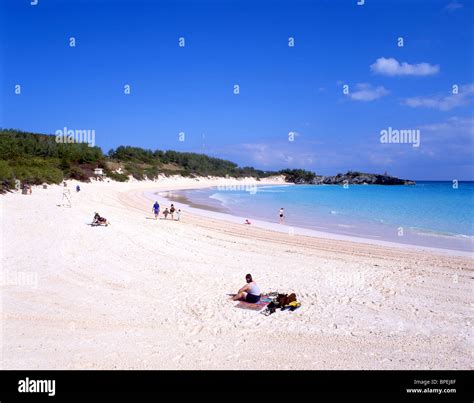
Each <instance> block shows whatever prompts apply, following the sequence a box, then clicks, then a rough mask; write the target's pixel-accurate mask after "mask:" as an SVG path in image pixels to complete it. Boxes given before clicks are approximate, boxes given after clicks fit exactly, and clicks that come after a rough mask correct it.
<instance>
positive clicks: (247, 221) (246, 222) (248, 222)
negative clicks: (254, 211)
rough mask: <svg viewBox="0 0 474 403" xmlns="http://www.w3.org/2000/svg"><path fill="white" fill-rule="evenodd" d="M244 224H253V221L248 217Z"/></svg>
mask: <svg viewBox="0 0 474 403" xmlns="http://www.w3.org/2000/svg"><path fill="white" fill-rule="evenodd" d="M244 224H247V225H250V224H252V223H251V222H250V221H249V219H248V218H247V219H246V220H245V221H244Z"/></svg>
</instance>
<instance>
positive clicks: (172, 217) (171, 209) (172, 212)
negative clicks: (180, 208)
mask: <svg viewBox="0 0 474 403" xmlns="http://www.w3.org/2000/svg"><path fill="white" fill-rule="evenodd" d="M174 212H175V208H174V204H172V205H171V207H170V216H171V219H172V220H174Z"/></svg>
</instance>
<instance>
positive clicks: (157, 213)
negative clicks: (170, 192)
mask: <svg viewBox="0 0 474 403" xmlns="http://www.w3.org/2000/svg"><path fill="white" fill-rule="evenodd" d="M153 213H155V220H157V219H158V215H159V214H160V205H159V204H158V202H157V201H155V204H154V205H153Z"/></svg>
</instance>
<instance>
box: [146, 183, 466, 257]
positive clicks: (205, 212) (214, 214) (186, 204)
mask: <svg viewBox="0 0 474 403" xmlns="http://www.w3.org/2000/svg"><path fill="white" fill-rule="evenodd" d="M290 185H291V184H290ZM257 186H266V185H265V184H262V185H257ZM277 186H278V185H277ZM281 186H286V184H282V185H281ZM212 187H214V186H209V187H208V188H212ZM202 188H206V187H199V188H198V187H196V188H194V187H187V188H185V189H184V188H183V189H157V190H156V192H155V193H153V192H152V191H149V190H147V191H144V196H145V197H146V198H147V199H148V200H149V201H150V202H151V201H152V199H154V198H156V199H158V200H159V201H160V203H163V201H164V200H166V201H167V202H169V203H174V204H175V205H176V206H177V208H181V209H185V210H186V211H190V212H191V213H192V214H196V215H200V216H203V217H206V218H211V219H216V220H221V221H226V222H232V223H235V224H242V225H243V223H244V221H245V219H247V218H248V217H244V216H241V215H238V214H231V213H229V212H227V211H225V210H224V209H221V208H219V207H213V206H209V205H204V204H199V203H194V202H192V201H191V200H189V199H188V198H187V197H186V196H183V195H171V196H169V195H164V194H163V193H171V192H172V191H179V190H195V189H202ZM252 226H255V227H258V228H261V229H265V230H268V231H274V232H280V233H286V234H290V236H294V235H303V236H309V237H314V238H322V239H327V240H340V241H347V242H354V243H363V244H373V245H378V246H385V247H388V248H400V249H404V248H406V249H411V250H419V251H428V252H434V253H439V254H447V255H452V256H463V257H468V258H473V257H474V254H473V251H471V250H465V249H452V248H449V247H446V248H444V247H436V246H427V245H414V244H410V243H403V242H396V241H391V240H382V239H375V237H370V235H361V236H357V235H353V234H348V235H345V234H343V233H341V232H342V231H341V232H329V231H320V230H314V229H310V228H304V227H298V226H291V225H285V224H284V225H280V224H279V223H276V222H270V221H267V220H262V219H255V218H253V219H252ZM421 231H422V230H421ZM422 235H423V236H434V237H436V238H437V239H442V238H444V237H445V238H447V239H453V238H456V237H455V236H450V235H442V234H438V233H436V234H430V233H429V232H426V234H425V233H424V232H423V231H422ZM460 239H462V238H460Z"/></svg>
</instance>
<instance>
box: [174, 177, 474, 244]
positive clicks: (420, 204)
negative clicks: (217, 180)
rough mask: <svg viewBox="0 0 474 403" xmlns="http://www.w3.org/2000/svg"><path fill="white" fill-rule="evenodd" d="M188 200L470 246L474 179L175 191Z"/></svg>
mask: <svg viewBox="0 0 474 403" xmlns="http://www.w3.org/2000/svg"><path fill="white" fill-rule="evenodd" d="M178 193H179V194H180V195H181V196H184V197H186V198H187V199H188V200H189V201H190V202H191V203H193V204H199V205H201V206H209V207H210V208H213V209H217V210H219V211H222V212H224V213H228V214H233V215H237V216H241V217H245V218H249V219H260V220H265V221H270V222H278V212H279V209H280V207H283V208H284V209H285V223H286V224H287V225H289V226H295V227H301V228H308V229H313V230H317V231H325V232H332V233H339V234H344V235H350V236H357V237H366V238H373V239H380V240H389V241H396V242H401V243H412V244H415V245H417V244H419V245H426V246H435V247H442V248H449V249H461V250H472V247H473V241H474V182H460V183H459V184H458V188H455V187H453V183H452V182H418V183H417V184H416V185H412V186H377V185H357V186H356V185H352V186H349V187H348V188H344V187H342V186H334V185H322V186H315V185H296V186H285V185H283V186H258V187H252V186H250V187H248V188H246V187H244V186H242V187H240V188H233V187H222V188H208V189H199V190H187V191H180V192H178Z"/></svg>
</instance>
